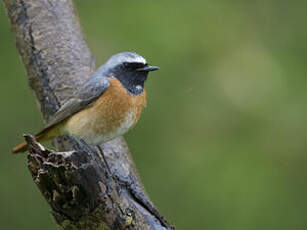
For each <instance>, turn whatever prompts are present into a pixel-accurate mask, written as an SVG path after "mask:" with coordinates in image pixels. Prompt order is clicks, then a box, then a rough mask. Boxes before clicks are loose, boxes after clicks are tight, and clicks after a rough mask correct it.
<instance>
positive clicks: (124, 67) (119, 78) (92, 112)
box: [12, 52, 159, 153]
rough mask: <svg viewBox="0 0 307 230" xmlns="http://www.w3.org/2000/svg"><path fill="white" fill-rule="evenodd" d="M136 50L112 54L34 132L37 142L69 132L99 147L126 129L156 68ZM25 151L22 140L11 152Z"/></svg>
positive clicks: (140, 106) (134, 118)
mask: <svg viewBox="0 0 307 230" xmlns="http://www.w3.org/2000/svg"><path fill="white" fill-rule="evenodd" d="M158 69H159V67H158V66H151V65H148V64H147V61H146V59H145V58H144V57H142V56H141V55H139V54H137V53H135V52H122V53H118V54H115V55H113V56H112V57H111V58H109V60H108V61H107V62H106V63H105V64H104V65H102V66H101V67H99V68H98V69H97V70H96V71H95V72H94V73H93V74H92V76H91V77H90V78H89V80H88V81H87V82H85V83H84V85H83V86H82V87H80V89H78V90H76V92H74V93H73V95H72V97H71V98H70V99H69V100H68V101H67V102H66V103H64V104H63V106H61V107H60V109H59V110H58V111H57V112H56V113H55V114H54V115H53V116H52V117H51V119H50V120H49V121H48V122H47V124H46V126H45V128H44V129H43V130H42V131H40V132H39V133H37V134H36V135H35V139H36V140H37V141H39V142H44V141H49V140H52V139H54V138H56V137H57V136H62V135H71V136H73V137H75V138H77V139H79V140H82V141H85V142H86V143H87V144H89V145H97V146H99V145H100V144H102V143H105V142H107V141H110V140H112V139H114V138H116V137H118V136H121V135H123V134H125V133H126V132H128V131H129V130H130V129H131V128H132V127H134V126H135V124H136V123H137V121H138V120H139V118H140V115H141V112H142V110H143V108H144V107H145V106H146V104H147V102H146V91H145V89H144V83H145V81H146V80H147V76H148V73H149V72H151V71H155V70H158ZM27 150H28V145H27V143H26V142H23V143H21V144H19V145H17V146H15V147H14V148H13V149H12V152H13V153H22V152H26V151H27Z"/></svg>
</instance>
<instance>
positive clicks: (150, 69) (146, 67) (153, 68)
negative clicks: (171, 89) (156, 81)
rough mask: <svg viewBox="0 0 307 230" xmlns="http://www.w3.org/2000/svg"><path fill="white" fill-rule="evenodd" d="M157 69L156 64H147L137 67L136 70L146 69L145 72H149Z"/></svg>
mask: <svg viewBox="0 0 307 230" xmlns="http://www.w3.org/2000/svg"><path fill="white" fill-rule="evenodd" d="M158 69H160V68H159V67H158V66H151V65H147V66H144V67H142V68H139V69H137V71H147V72H150V71H156V70H158Z"/></svg>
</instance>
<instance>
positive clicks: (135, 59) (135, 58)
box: [126, 54, 147, 64]
mask: <svg viewBox="0 0 307 230" xmlns="http://www.w3.org/2000/svg"><path fill="white" fill-rule="evenodd" d="M126 62H137V63H143V64H146V63H147V62H146V60H145V58H143V57H142V56H140V55H138V54H136V55H135V56H128V57H127V59H126Z"/></svg>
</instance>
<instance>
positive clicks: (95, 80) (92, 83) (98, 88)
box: [42, 74, 110, 132]
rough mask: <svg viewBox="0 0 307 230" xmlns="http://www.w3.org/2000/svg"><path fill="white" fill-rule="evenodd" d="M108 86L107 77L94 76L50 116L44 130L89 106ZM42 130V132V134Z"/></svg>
mask: <svg viewBox="0 0 307 230" xmlns="http://www.w3.org/2000/svg"><path fill="white" fill-rule="evenodd" d="M109 85H110V82H109V80H108V78H107V77H105V76H101V75H100V76H97V75H95V74H94V75H93V76H92V77H91V78H90V80H89V81H88V82H86V83H85V85H84V86H83V87H82V89H81V90H80V91H79V92H78V93H76V94H74V96H72V98H71V99H70V100H68V101H67V102H66V103H65V104H64V105H63V106H62V107H61V108H60V109H59V110H58V111H57V112H56V113H55V114H54V116H52V118H51V119H50V120H49V121H48V123H47V125H46V127H45V129H44V130H46V129H50V128H51V127H52V126H54V125H56V124H58V123H60V122H61V121H63V120H65V119H66V118H68V117H70V116H72V115H73V114H75V113H77V112H79V111H80V110H82V109H83V108H85V107H87V106H88V105H90V104H91V103H92V102H93V101H94V100H95V99H97V98H98V97H99V96H101V95H102V94H103V93H104V92H105V91H106V90H107V88H108V87H109ZM44 130H43V131H42V132H44Z"/></svg>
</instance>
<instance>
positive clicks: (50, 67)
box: [3, 0, 174, 230]
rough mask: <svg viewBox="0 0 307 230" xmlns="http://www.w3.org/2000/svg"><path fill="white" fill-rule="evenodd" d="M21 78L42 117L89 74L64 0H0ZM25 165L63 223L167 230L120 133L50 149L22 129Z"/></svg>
mask: <svg viewBox="0 0 307 230" xmlns="http://www.w3.org/2000/svg"><path fill="white" fill-rule="evenodd" d="M3 2H4V4H5V6H6V9H7V14H8V17H9V19H10V22H11V27H12V30H13V32H14V34H15V36H16V43H17V48H18V50H19V53H20V55H21V57H22V60H23V63H24V65H25V67H26V70H27V74H28V79H29V84H30V87H31V88H32V90H33V91H34V92H35V94H36V98H37V101H38V104H39V106H40V110H41V112H42V114H43V117H44V119H45V121H47V120H48V119H49V118H50V117H51V116H52V115H53V114H54V113H55V112H56V111H57V110H58V108H59V107H60V106H61V105H62V104H63V103H64V102H65V101H67V100H68V99H69V97H70V96H71V94H72V92H73V91H75V90H77V89H78V87H79V86H80V85H82V84H83V83H84V82H85V81H86V80H87V79H88V78H89V77H90V75H91V72H92V71H93V70H94V68H95V63H94V58H93V56H92V54H91V52H90V51H89V49H88V47H87V45H86V43H85V41H84V37H83V35H82V32H81V29H80V25H79V21H78V18H77V17H76V15H75V13H74V8H73V3H72V1H71V0H4V1H3ZM25 139H26V141H27V142H28V144H29V152H30V153H29V155H28V168H29V170H30V172H31V174H32V177H33V180H34V182H35V183H36V184H37V186H38V188H39V189H40V191H41V193H42V194H43V196H44V197H45V198H46V200H47V202H48V203H49V205H50V207H51V209H52V214H53V216H54V218H55V220H56V222H57V223H58V224H59V225H60V226H62V227H63V228H64V229H67V230H68V229H69V230H70V229H82V230H83V229H85V230H90V229H91V230H96V229H142V230H157V229H174V228H173V227H171V226H170V225H169V224H168V223H167V222H166V221H165V220H164V218H163V217H162V216H161V215H160V214H159V212H158V210H157V209H156V208H155V207H154V206H153V205H152V203H151V201H150V200H149V198H148V196H147V195H146V192H145V190H144V188H143V186H142V184H141V182H140V179H139V177H138V175H137V172H136V170H135V167H134V164H133V161H132V158H131V155H130V153H129V150H128V147H127V144H126V142H125V140H124V139H123V137H119V138H117V139H115V140H113V141H111V142H108V143H105V144H103V145H101V148H102V149H103V152H104V155H105V156H106V160H107V162H108V165H109V167H110V171H108V169H107V167H106V164H105V161H104V160H103V157H102V156H101V155H100V154H99V151H95V150H94V148H93V147H90V146H88V145H87V144H86V143H84V142H81V141H77V140H74V139H73V138H71V137H69V136H65V137H61V138H57V139H56V140H55V141H54V145H55V147H56V149H57V151H52V150H48V149H46V148H44V147H43V146H42V145H41V144H39V143H37V142H36V141H35V139H34V138H33V137H32V136H30V135H25Z"/></svg>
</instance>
